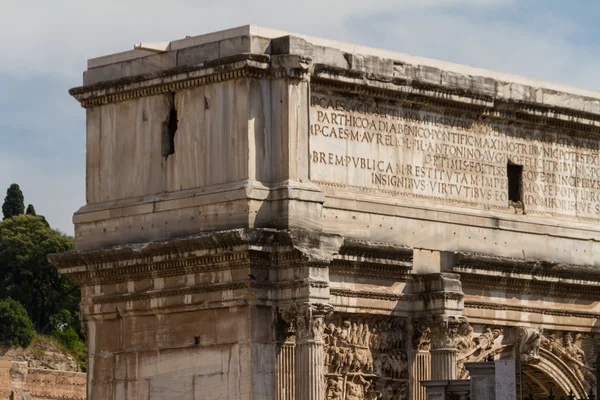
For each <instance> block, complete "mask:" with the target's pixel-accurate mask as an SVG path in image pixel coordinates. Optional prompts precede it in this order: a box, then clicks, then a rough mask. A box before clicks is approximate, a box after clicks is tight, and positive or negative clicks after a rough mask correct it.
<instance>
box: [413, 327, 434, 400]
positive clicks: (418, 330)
mask: <svg viewBox="0 0 600 400" xmlns="http://www.w3.org/2000/svg"><path fill="white" fill-rule="evenodd" d="M411 337H412V338H413V339H412V346H411V348H410V352H411V353H410V361H411V364H410V388H411V389H410V392H411V394H412V396H411V399H412V400H425V399H426V398H427V397H426V393H425V388H424V387H423V386H422V385H421V382H423V381H429V380H431V354H430V353H429V349H430V346H431V329H430V328H429V326H428V325H427V323H426V321H424V320H419V319H413V320H412V329H411Z"/></svg>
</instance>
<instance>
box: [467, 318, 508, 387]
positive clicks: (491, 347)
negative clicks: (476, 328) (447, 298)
mask: <svg viewBox="0 0 600 400" xmlns="http://www.w3.org/2000/svg"><path fill="white" fill-rule="evenodd" d="M500 334H501V330H500V329H496V328H492V327H485V328H483V332H482V333H481V334H480V335H479V336H475V337H474V336H473V328H472V327H471V326H470V325H469V326H468V328H467V327H463V328H462V334H461V335H459V338H458V339H457V350H458V354H457V363H458V376H459V377H461V378H463V379H464V378H466V376H467V370H466V369H465V368H464V363H466V362H482V361H488V360H493V359H494V352H495V351H496V350H498V349H499V348H500V345H499V344H497V343H496V339H498V337H500Z"/></svg>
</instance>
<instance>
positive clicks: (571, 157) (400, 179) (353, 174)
mask: <svg viewBox="0 0 600 400" xmlns="http://www.w3.org/2000/svg"><path fill="white" fill-rule="evenodd" d="M599 145H600V141H599V139H598V138H594V137H583V136H581V135H579V136H578V135H576V134H575V133H573V132H567V131H560V132H559V131H557V130H553V129H552V128H549V127H535V128H534V127H527V126H520V125H516V124H514V123H509V122H508V121H503V120H499V119H498V120H491V119H474V118H473V117H469V116H467V115H466V114H465V115H455V114H445V113H440V112H433V111H429V110H423V109H415V108H410V107H408V106H401V105H400V104H399V103H395V102H391V101H385V100H376V99H373V98H364V97H359V96H349V95H348V96H346V95H340V94H333V93H323V92H319V91H313V93H312V94H311V107H310V159H311V169H310V176H311V179H312V180H313V181H315V182H317V183H322V184H330V185H336V186H338V185H339V186H343V187H348V188H350V189H351V190H358V191H364V192H366V193H374V194H377V193H379V194H384V195H387V196H389V195H395V196H409V197H415V198H423V199H430V200H434V201H444V202H450V203H457V204H464V205H469V206H470V207H473V206H475V207H479V208H484V209H495V210H502V209H504V210H508V209H511V206H516V207H514V209H515V210H519V212H520V210H521V209H523V210H524V212H525V213H528V214H541V215H554V216H562V217H570V218H573V217H576V218H579V219H587V220H598V219H600V152H599ZM509 175H510V181H509ZM509 186H510V187H511V189H510V190H509ZM509 192H512V193H509ZM511 201H512V202H511Z"/></svg>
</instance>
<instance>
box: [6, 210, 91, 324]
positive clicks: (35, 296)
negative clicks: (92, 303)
mask: <svg viewBox="0 0 600 400" xmlns="http://www.w3.org/2000/svg"><path fill="white" fill-rule="evenodd" d="M72 249H73V239H72V238H71V237H69V236H67V235H65V234H63V233H61V232H59V231H57V230H54V229H52V228H50V226H49V225H48V223H47V222H46V220H45V219H44V218H43V217H40V216H34V215H17V216H14V217H12V218H10V219H5V220H4V221H2V223H1V224H0V298H5V297H8V296H10V297H12V298H14V299H15V300H17V301H19V302H20V303H21V304H23V306H24V307H25V309H26V310H27V313H28V314H29V316H30V318H31V320H32V321H33V324H34V326H35V328H36V330H37V331H38V332H39V333H42V334H43V333H46V332H49V331H51V329H52V328H53V327H52V326H51V317H53V316H57V315H60V313H61V312H62V310H67V311H68V312H69V313H70V314H71V315H76V313H77V309H78V305H79V299H80V292H79V289H78V288H77V286H75V285H74V284H73V282H72V281H71V280H70V279H69V278H68V277H66V276H64V275H60V274H59V273H58V271H57V270H56V268H54V267H53V266H52V265H51V264H50V263H49V262H48V260H47V256H48V254H51V253H61V252H65V251H70V250H72ZM74 328H76V327H74Z"/></svg>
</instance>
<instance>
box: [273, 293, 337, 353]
mask: <svg viewBox="0 0 600 400" xmlns="http://www.w3.org/2000/svg"><path fill="white" fill-rule="evenodd" d="M332 313H333V306H331V305H329V304H323V303H305V304H292V305H290V306H289V307H287V308H285V309H283V310H282V312H281V315H282V317H283V319H284V320H286V321H287V322H289V323H290V324H292V326H293V328H294V330H295V331H296V343H298V342H303V341H304V342H306V341H316V342H322V341H323V331H324V329H325V318H326V317H327V316H328V315H331V314H332Z"/></svg>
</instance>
